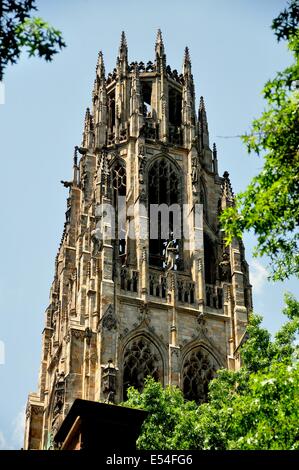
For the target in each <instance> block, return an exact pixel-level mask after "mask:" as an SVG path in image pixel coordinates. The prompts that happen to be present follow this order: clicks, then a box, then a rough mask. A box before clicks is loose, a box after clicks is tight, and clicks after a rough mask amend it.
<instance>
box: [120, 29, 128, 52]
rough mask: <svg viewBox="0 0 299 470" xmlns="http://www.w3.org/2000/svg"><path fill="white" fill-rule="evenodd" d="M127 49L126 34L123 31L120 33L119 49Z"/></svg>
mask: <svg viewBox="0 0 299 470" xmlns="http://www.w3.org/2000/svg"><path fill="white" fill-rule="evenodd" d="M127 47H128V44H127V38H126V34H125V32H124V31H122V32H121V38H120V48H125V49H126V48H127Z"/></svg>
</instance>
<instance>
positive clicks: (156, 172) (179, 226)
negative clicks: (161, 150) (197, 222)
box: [148, 157, 183, 269]
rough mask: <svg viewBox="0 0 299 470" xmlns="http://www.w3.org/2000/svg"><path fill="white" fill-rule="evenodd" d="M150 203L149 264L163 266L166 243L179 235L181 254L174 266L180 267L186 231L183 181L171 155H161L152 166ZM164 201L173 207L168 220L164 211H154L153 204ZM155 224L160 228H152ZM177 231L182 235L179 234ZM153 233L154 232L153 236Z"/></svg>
mask: <svg viewBox="0 0 299 470" xmlns="http://www.w3.org/2000/svg"><path fill="white" fill-rule="evenodd" d="M148 203H149V207H148V210H149V225H150V227H149V229H150V230H149V233H150V234H151V235H150V240H149V262H150V265H152V266H157V267H159V268H163V267H164V265H165V257H166V246H167V244H168V242H169V240H172V239H173V238H176V239H178V240H177V241H178V255H177V262H176V266H175V268H176V269H181V265H182V234H183V216H182V194H181V181H180V175H179V172H178V170H177V168H176V167H175V165H174V164H173V163H172V162H171V161H170V160H169V159H168V158H165V157H161V158H159V159H158V160H156V161H155V162H154V163H153V164H152V166H151V167H150V169H149V172H148ZM162 204H163V205H166V206H167V207H168V208H169V207H170V206H172V209H171V210H169V221H168V220H166V221H165V220H162V216H163V211H158V212H156V211H155V210H153V207H154V206H161V205H162ZM153 224H155V227H156V229H157V230H154V231H152V230H151V228H152V225H153ZM165 224H166V225H165ZM165 227H166V228H165ZM166 232H167V233H166ZM174 232H175V234H174ZM178 232H179V234H180V236H179V237H177V236H176V235H177V233H178ZM153 233H155V235H154V236H153ZM179 266H180V268H179Z"/></svg>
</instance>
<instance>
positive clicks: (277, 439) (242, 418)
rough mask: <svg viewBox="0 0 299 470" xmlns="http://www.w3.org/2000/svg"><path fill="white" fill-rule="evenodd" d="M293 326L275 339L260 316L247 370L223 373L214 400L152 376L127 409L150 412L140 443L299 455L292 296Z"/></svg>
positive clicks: (297, 328)
mask: <svg viewBox="0 0 299 470" xmlns="http://www.w3.org/2000/svg"><path fill="white" fill-rule="evenodd" d="M285 302H286V306H285V308H284V311H283V313H284V314H285V315H286V316H287V317H288V321H287V322H286V323H285V325H283V326H282V328H281V329H280V330H279V331H278V333H277V334H276V335H275V337H274V339H271V336H270V334H269V332H268V331H267V330H265V329H264V328H262V327H261V317H260V316H256V315H252V316H251V318H250V322H249V326H248V329H247V334H248V339H247V341H246V342H245V343H244V345H243V346H242V348H241V357H242V367H241V369H240V370H239V371H236V372H235V371H229V370H227V369H222V370H220V371H218V374H217V378H216V379H214V380H213V381H211V383H210V387H209V401H208V403H204V404H202V405H199V406H198V405H196V403H195V402H187V401H185V400H184V398H183V394H182V392H181V391H180V390H179V389H178V388H176V387H166V388H165V389H163V387H162V386H161V384H160V383H156V382H155V381H154V380H153V379H152V378H148V379H147V380H146V383H145V387H144V390H143V392H142V393H140V392H138V391H137V390H135V389H134V388H132V387H131V388H130V389H129V391H128V400H127V401H126V402H125V403H124V404H123V405H124V406H129V407H133V408H141V409H144V410H147V411H148V412H149V417H148V418H147V419H146V421H145V423H144V424H143V427H142V433H141V435H140V437H139V439H138V441H137V444H138V447H139V448H140V449H147V450H161V449H164V450H170V449H173V450H175V449H176V450H184V449H185V450H191V449H199V450H200V449H201V450H233V449H244V450H245V449H248V450H249V449H261V450H265V449H299V362H298V345H297V344H296V341H295V340H296V335H297V334H298V332H299V302H298V301H297V300H296V299H295V298H294V297H293V296H292V295H290V294H287V295H286V296H285Z"/></svg>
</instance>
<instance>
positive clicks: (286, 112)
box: [221, 0, 299, 280]
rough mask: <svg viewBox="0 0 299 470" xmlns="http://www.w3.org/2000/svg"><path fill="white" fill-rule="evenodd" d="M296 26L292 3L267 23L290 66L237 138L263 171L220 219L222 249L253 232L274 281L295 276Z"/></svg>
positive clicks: (298, 155)
mask: <svg viewBox="0 0 299 470" xmlns="http://www.w3.org/2000/svg"><path fill="white" fill-rule="evenodd" d="M298 23H299V5H298V0H292V1H291V2H289V5H288V9H287V10H284V11H283V12H282V13H281V14H280V15H279V16H278V17H277V18H276V19H274V20H273V24H272V28H273V30H274V32H275V34H276V36H277V39H278V41H280V40H281V39H284V40H287V42H288V48H289V50H290V51H291V52H292V54H293V56H294V63H293V64H292V65H290V66H289V67H287V68H286V69H285V70H284V71H282V72H279V73H278V74H277V75H276V77H275V78H274V79H273V80H269V81H268V82H267V83H266V85H265V87H264V90H263V96H264V98H265V100H266V102H267V107H266V109H265V111H264V113H263V114H262V116H261V117H260V118H259V119H256V120H254V121H253V123H252V128H251V131H250V133H249V134H247V135H245V136H244V137H243V141H244V142H245V144H246V145H247V149H248V151H249V152H255V153H257V154H258V155H260V154H262V155H263V158H264V163H263V168H262V170H261V172H260V173H259V174H258V175H257V176H255V177H254V178H253V179H252V181H251V183H250V184H249V186H248V187H247V189H246V190H245V191H244V192H243V193H240V194H238V195H237V198H236V205H235V206H234V207H229V208H227V209H225V210H224V211H223V213H222V215H221V222H222V226H223V229H224V231H225V233H226V237H227V242H228V243H230V242H231V241H232V239H233V238H234V237H241V235H242V233H243V232H244V231H249V230H250V229H253V231H254V233H255V234H256V236H257V246H256V250H255V254H256V255H267V256H269V258H270V262H271V267H272V278H273V279H274V280H283V279H285V278H288V277H289V276H290V275H292V274H294V275H297V276H298V275H299V230H298V228H299V29H298Z"/></svg>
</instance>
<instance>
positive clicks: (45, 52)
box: [0, 0, 65, 80]
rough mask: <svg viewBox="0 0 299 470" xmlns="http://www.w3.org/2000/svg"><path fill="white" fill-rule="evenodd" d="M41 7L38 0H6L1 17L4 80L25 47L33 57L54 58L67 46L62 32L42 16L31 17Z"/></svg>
mask: <svg viewBox="0 0 299 470" xmlns="http://www.w3.org/2000/svg"><path fill="white" fill-rule="evenodd" d="M34 10H37V8H36V6H35V1H34V0H21V1H14V0H2V2H1V17H0V22H1V23H0V80H2V79H3V75H4V70H5V68H6V66H7V65H8V64H15V63H17V61H18V59H19V58H20V55H21V52H22V49H23V47H25V48H27V52H28V54H29V57H31V56H36V55H37V56H38V57H43V58H44V59H45V60H46V61H51V60H52V58H53V56H54V55H55V54H56V53H57V52H58V49H62V48H63V47H65V42H64V41H63V39H62V36H61V32H60V31H58V30H57V29H55V28H53V27H52V26H50V25H49V24H48V23H46V22H45V21H44V20H43V19H42V18H38V17H31V12H32V11H34Z"/></svg>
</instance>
